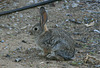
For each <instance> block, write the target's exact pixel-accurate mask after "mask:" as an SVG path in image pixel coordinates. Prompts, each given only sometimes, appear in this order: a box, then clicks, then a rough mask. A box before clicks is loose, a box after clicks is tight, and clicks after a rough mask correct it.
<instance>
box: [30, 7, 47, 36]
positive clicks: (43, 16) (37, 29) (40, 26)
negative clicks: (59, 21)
mask: <svg viewBox="0 0 100 68" xmlns="http://www.w3.org/2000/svg"><path fill="white" fill-rule="evenodd" d="M46 22H47V13H46V11H45V8H44V7H40V22H39V23H37V24H35V25H34V26H33V27H32V28H31V31H30V33H31V35H34V36H38V35H41V34H42V33H43V32H45V31H48V29H47V26H46V24H45V23H46Z"/></svg>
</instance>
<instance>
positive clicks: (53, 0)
mask: <svg viewBox="0 0 100 68" xmlns="http://www.w3.org/2000/svg"><path fill="white" fill-rule="evenodd" d="M55 1H60V0H48V1H44V2H40V3H36V4H32V5H29V6H24V7H21V8H17V9H13V10H9V11H3V12H0V16H2V15H6V14H10V13H14V12H18V11H23V10H26V9H30V8H34V7H37V6H42V5H46V4H49V3H53V2H55Z"/></svg>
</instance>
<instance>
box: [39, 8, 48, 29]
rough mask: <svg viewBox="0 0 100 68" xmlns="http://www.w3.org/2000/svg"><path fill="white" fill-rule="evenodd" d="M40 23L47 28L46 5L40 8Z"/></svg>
mask: <svg viewBox="0 0 100 68" xmlns="http://www.w3.org/2000/svg"><path fill="white" fill-rule="evenodd" d="M40 15H41V16H40V24H41V27H42V28H45V23H46V22H47V19H48V17H47V13H46V11H45V8H44V7H41V8H40Z"/></svg>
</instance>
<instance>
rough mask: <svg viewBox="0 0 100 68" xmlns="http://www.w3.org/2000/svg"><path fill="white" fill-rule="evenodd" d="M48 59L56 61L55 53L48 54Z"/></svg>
mask: <svg viewBox="0 0 100 68" xmlns="http://www.w3.org/2000/svg"><path fill="white" fill-rule="evenodd" d="M46 57H47V58H48V59H54V58H55V53H54V52H52V53H50V54H48V55H47V56H46Z"/></svg>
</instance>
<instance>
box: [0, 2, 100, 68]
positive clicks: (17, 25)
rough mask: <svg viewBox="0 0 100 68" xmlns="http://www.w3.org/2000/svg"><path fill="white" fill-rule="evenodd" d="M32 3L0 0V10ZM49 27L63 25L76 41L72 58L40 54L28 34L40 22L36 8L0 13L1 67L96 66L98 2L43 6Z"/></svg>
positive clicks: (99, 43) (99, 42)
mask: <svg viewBox="0 0 100 68" xmlns="http://www.w3.org/2000/svg"><path fill="white" fill-rule="evenodd" d="M32 3H34V1H33V0H0V12H2V11H6V10H11V9H15V8H19V7H22V6H25V5H29V4H32ZM45 8H46V10H47V13H48V19H49V20H48V22H47V26H48V28H63V29H65V30H66V31H67V32H69V33H70V34H71V36H72V38H73V39H74V40H75V42H76V45H75V46H76V54H75V57H74V59H73V60H70V61H56V60H48V59H45V58H44V57H39V56H38V55H37V53H39V49H38V46H37V45H36V44H35V43H34V38H33V36H32V35H30V34H29V30H30V28H31V26H32V25H34V24H36V23H38V22H39V19H40V18H39V7H36V8H33V9H28V10H24V11H21V12H16V13H12V14H8V15H4V16H0V68H99V67H100V20H99V18H100V5H99V2H91V3H90V2H86V0H82V1H80V2H78V0H77V1H72V0H69V1H68V2H63V1H62V2H56V3H55V7H51V6H49V5H45Z"/></svg>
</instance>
